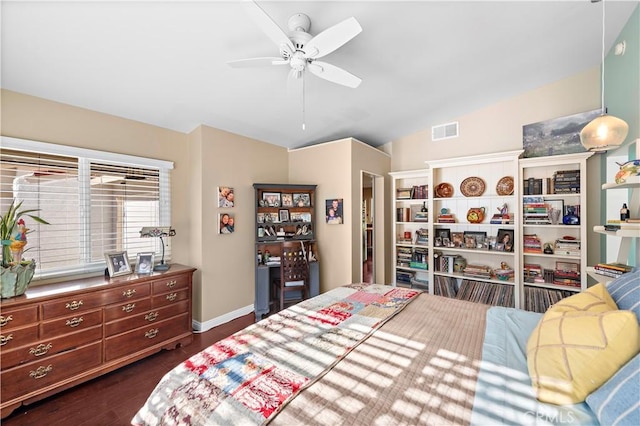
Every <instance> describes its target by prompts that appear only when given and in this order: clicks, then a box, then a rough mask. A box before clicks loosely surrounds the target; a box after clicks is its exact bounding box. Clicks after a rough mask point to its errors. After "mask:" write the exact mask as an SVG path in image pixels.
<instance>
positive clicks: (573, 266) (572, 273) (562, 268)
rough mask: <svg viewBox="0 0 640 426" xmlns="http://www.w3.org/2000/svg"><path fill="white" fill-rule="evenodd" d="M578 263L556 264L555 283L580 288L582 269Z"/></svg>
mask: <svg viewBox="0 0 640 426" xmlns="http://www.w3.org/2000/svg"><path fill="white" fill-rule="evenodd" d="M579 266H580V265H578V264H577V263H569V262H556V269H555V270H554V271H553V283H554V284H556V285H564V286H571V287H580V285H581V283H580V269H579Z"/></svg>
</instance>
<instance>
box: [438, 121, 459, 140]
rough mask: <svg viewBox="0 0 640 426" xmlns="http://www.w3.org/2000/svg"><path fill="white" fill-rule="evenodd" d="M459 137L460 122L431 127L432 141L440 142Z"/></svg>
mask: <svg viewBox="0 0 640 426" xmlns="http://www.w3.org/2000/svg"><path fill="white" fill-rule="evenodd" d="M457 137H458V122H457V121H455V122H453V123H446V124H439V125H437V126H433V127H431V140H432V141H440V140H442V139H450V138H457Z"/></svg>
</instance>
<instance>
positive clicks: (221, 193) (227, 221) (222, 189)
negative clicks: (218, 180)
mask: <svg viewBox="0 0 640 426" xmlns="http://www.w3.org/2000/svg"><path fill="white" fill-rule="evenodd" d="M235 206H236V200H235V190H234V188H233V187H232V186H219V187H218V208H219V209H228V208H234V207H235ZM235 229H236V217H235V215H234V214H233V213H231V212H228V211H223V212H218V234H221V235H228V234H233V233H234V232H235Z"/></svg>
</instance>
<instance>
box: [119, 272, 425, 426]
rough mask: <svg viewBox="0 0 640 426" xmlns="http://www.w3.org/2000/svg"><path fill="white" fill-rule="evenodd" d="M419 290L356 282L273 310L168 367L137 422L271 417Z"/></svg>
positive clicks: (263, 420) (253, 420)
mask: <svg viewBox="0 0 640 426" xmlns="http://www.w3.org/2000/svg"><path fill="white" fill-rule="evenodd" d="M419 293H420V292H419V291H416V290H411V289H404V288H398V287H390V286H385V285H379V284H370V285H369V284H351V285H347V286H344V287H340V288H337V289H334V290H331V291H329V292H327V293H324V294H321V295H319V296H316V297H314V298H312V299H308V300H305V301H304V302H301V303H299V304H297V305H295V306H293V307H291V308H288V309H286V310H284V311H282V312H280V313H278V314H275V315H272V316H270V317H268V318H266V319H264V320H262V321H260V322H258V323H256V324H253V325H251V326H249V327H247V328H245V329H244V330H241V331H239V332H238V333H236V334H234V335H232V336H229V337H228V338H226V339H223V340H221V341H219V342H217V343H215V344H213V345H212V346H210V347H209V348H207V349H205V350H203V351H202V352H200V353H198V354H196V355H194V356H192V357H191V358H189V359H188V360H186V361H185V362H183V363H182V364H180V365H179V366H177V367H176V368H174V369H173V370H171V371H170V372H169V373H167V374H166V375H165V377H164V378H163V379H162V380H161V381H160V383H159V384H158V385H157V386H156V388H155V389H154V391H153V392H152V393H151V395H150V396H149V398H148V400H147V402H146V403H145V405H144V406H143V407H142V408H141V409H140V411H139V412H138V413H137V414H136V416H135V417H134V418H133V420H132V424H134V425H158V424H163V425H210V424H229V423H230V422H232V423H233V424H234V425H242V424H265V423H268V422H269V421H270V420H271V419H273V418H274V416H275V415H276V414H277V413H278V412H279V411H280V410H282V408H283V407H284V406H285V405H287V404H288V403H289V402H290V401H291V400H292V399H293V398H294V397H295V396H296V395H297V394H298V393H300V391H301V390H303V389H304V388H306V387H308V386H310V385H311V384H313V383H314V382H316V381H317V380H318V379H319V378H321V377H322V376H323V375H324V374H325V373H326V372H327V371H329V370H330V369H331V367H332V366H333V365H335V364H336V363H337V362H338V361H340V360H341V359H342V358H343V357H344V356H346V355H347V354H348V353H349V352H350V351H352V350H353V349H354V348H355V347H357V346H358V345H359V344H360V343H361V342H363V341H364V340H365V339H366V338H367V337H368V336H369V335H370V334H371V333H372V332H373V331H375V330H376V329H378V328H380V327H381V326H382V325H383V324H385V323H386V322H387V321H388V320H389V319H390V318H392V317H393V316H394V315H396V314H397V313H398V312H400V311H401V310H402V309H403V308H404V307H406V306H407V305H408V304H409V303H410V302H411V301H412V300H414V299H415V298H416V297H417V296H418V295H419Z"/></svg>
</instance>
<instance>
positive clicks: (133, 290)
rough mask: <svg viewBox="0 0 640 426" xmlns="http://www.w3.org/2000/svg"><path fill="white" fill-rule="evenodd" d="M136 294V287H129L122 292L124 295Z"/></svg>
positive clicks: (131, 295)
mask: <svg viewBox="0 0 640 426" xmlns="http://www.w3.org/2000/svg"><path fill="white" fill-rule="evenodd" d="M134 294H136V289H135V288H133V289H129V290H127V291H123V292H122V296H124V297H133V295H134Z"/></svg>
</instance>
